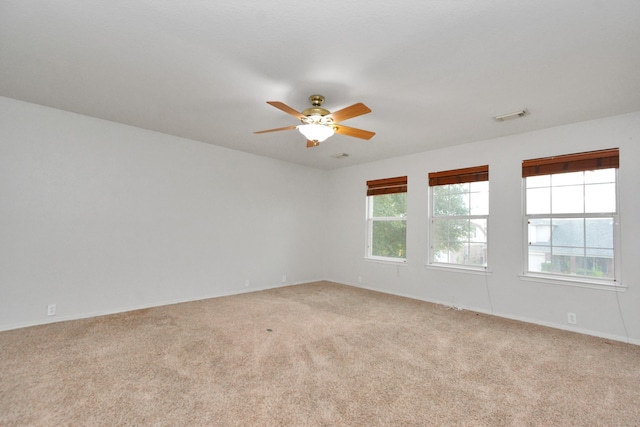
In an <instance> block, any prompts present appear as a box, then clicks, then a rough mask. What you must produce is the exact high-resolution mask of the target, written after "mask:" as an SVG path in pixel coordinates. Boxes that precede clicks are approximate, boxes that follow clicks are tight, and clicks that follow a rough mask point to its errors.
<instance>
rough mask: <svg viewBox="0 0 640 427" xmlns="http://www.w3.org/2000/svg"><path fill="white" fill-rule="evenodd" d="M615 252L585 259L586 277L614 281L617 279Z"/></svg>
mask: <svg viewBox="0 0 640 427" xmlns="http://www.w3.org/2000/svg"><path fill="white" fill-rule="evenodd" d="M614 265H615V264H614V262H613V251H610V252H609V253H608V254H602V255H599V256H589V254H587V258H585V271H584V273H585V275H586V276H590V277H594V278H603V279H613V278H614V277H615V274H614V273H615V270H614Z"/></svg>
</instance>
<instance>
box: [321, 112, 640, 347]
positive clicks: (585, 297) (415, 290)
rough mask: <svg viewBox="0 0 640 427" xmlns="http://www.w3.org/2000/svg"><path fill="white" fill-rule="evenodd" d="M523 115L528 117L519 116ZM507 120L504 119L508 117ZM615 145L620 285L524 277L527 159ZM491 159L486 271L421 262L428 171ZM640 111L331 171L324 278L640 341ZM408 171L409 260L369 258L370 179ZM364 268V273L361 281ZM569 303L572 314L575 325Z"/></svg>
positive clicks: (424, 252)
mask: <svg viewBox="0 0 640 427" xmlns="http://www.w3.org/2000/svg"><path fill="white" fill-rule="evenodd" d="M523 120H526V118H525V119H523ZM505 124H507V125H508V123H505ZM612 147H619V148H620V170H619V186H620V218H621V231H622V233H621V234H622V239H621V244H622V247H621V251H620V252H621V253H620V254H619V255H620V256H621V262H622V272H621V273H622V277H621V278H622V284H623V285H625V286H627V290H626V291H625V292H615V291H610V290H600V289H587V288H580V287H571V286H566V285H556V284H548V283H541V282H531V281H524V280H521V278H520V277H519V274H521V273H522V272H523V226H522V219H521V213H522V190H521V185H522V179H521V162H522V160H524V159H529V158H536V157H545V156H551V155H558V154H566V153H574V152H581V151H589V150H596V149H603V148H612ZM485 164H488V165H489V177H490V184H489V185H490V210H491V212H490V219H489V233H490V237H489V245H490V246H489V263H490V270H491V273H490V274H487V275H483V274H480V275H478V274H469V273H461V272H454V271H442V270H436V269H432V268H427V267H426V261H427V242H428V223H427V216H428V215H427V213H428V210H427V202H428V198H427V195H428V190H427V174H428V172H435V171H441V170H448V169H456V168H462V167H470V166H479V165H485ZM638 165H640V113H634V114H627V115H623V116H617V117H611V118H606V119H601V120H595V121H590V122H583V123H577V124H572V125H567V126H562V127H556V128H551V129H545V130H542V131H536V132H530V133H526V134H520V135H516V136H509V137H504V138H499V139H494V140H488V141H481V142H477V143H472V144H466V145H461V146H457V147H452V148H448V149H442V150H437V151H430V152H425V153H421V154H417V155H411V156H406V157H402V158H395V159H390V160H386V161H381V162H376V163H369V164H365V165H359V166H353V167H349V168H344V169H339V170H335V171H332V172H331V173H330V175H329V186H328V191H329V194H330V197H329V204H328V222H327V225H328V230H329V232H328V238H329V242H328V248H329V250H328V251H327V253H328V259H327V268H328V278H329V280H333V281H336V282H341V283H346V284H351V285H354V286H362V287H366V288H370V289H375V290H380V291H383V292H388V293H392V294H398V295H404V296H409V297H413V298H417V299H422V300H427V301H432V302H437V303H442V304H446V305H456V306H462V307H465V308H468V309H472V310H476V311H480V312H486V313H492V314H496V315H499V316H504V317H510V318H515V319H520V320H525V321H529V322H534V323H540V324H544V325H550V326H554V327H558V328H564V329H572V330H576V331H581V332H585V333H589V334H592V335H598V336H603V337H609V338H612V339H617V340H622V341H630V342H634V343H636V344H640V309H639V307H640V289H639V287H640V262H639V260H638V258H639V256H640V247H639V243H640V221H639V215H638V214H639V212H640V196H639V194H640V168H639V167H638ZM401 175H407V176H408V188H409V190H408V214H407V234H408V236H407V264H406V265H403V266H397V265H392V264H383V263H376V262H371V261H365V260H364V259H363V258H364V253H365V249H364V248H365V222H364V218H365V197H366V196H365V191H366V181H367V180H371V179H379V178H388V177H394V176H401ZM358 277H361V278H362V283H361V284H360V283H359V282H358ZM567 312H573V313H576V315H577V320H578V323H577V325H575V327H570V325H568V324H567Z"/></svg>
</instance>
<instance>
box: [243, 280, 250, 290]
mask: <svg viewBox="0 0 640 427" xmlns="http://www.w3.org/2000/svg"><path fill="white" fill-rule="evenodd" d="M250 284H251V282H249V279H247V280H245V281H244V286H245V288H248V287H249V285H250Z"/></svg>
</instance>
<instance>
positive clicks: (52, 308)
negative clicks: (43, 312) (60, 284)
mask: <svg viewBox="0 0 640 427" xmlns="http://www.w3.org/2000/svg"><path fill="white" fill-rule="evenodd" d="M55 315H56V305H55V304H49V305H48V306H47V316H55Z"/></svg>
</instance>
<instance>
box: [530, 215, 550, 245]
mask: <svg viewBox="0 0 640 427" xmlns="http://www.w3.org/2000/svg"><path fill="white" fill-rule="evenodd" d="M528 230H529V237H528V242H529V244H530V245H531V244H534V245H535V244H540V243H550V242H551V220H550V219H548V218H541V219H532V220H530V221H529V228H528Z"/></svg>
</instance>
